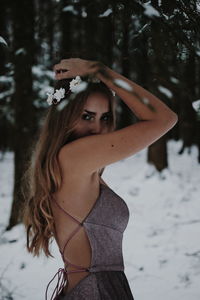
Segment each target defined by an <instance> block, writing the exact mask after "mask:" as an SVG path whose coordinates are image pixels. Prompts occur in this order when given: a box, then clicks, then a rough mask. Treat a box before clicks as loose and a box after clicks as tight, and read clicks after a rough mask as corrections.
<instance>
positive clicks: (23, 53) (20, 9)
mask: <svg viewBox="0 0 200 300" xmlns="http://www.w3.org/2000/svg"><path fill="white" fill-rule="evenodd" d="M19 3H20V5H19ZM12 16H13V25H14V28H13V34H14V39H13V64H14V70H15V72H14V80H15V93H14V95H13V106H14V113H15V128H14V135H13V138H14V155H15V159H14V163H15V174H14V192H13V204H12V210H11V215H10V220H9V225H8V227H7V229H10V228H12V227H13V226H14V225H16V224H18V223H19V222H20V221H21V211H22V210H21V207H22V204H23V197H22V194H21V178H22V176H23V174H24V170H25V167H26V163H27V160H28V159H29V154H30V153H29V149H30V146H31V144H32V139H33V135H34V128H35V120H34V107H33V104H32V103H33V99H32V98H33V93H32V83H33V82H32V65H33V49H32V45H33V41H34V6H33V0H30V1H26V0H21V1H13V2H12Z"/></svg>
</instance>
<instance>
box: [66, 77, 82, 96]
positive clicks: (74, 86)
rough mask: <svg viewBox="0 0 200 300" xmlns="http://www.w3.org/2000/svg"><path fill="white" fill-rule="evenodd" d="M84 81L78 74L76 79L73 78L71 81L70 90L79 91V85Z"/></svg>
mask: <svg viewBox="0 0 200 300" xmlns="http://www.w3.org/2000/svg"><path fill="white" fill-rule="evenodd" d="M81 82H82V80H81V77H80V76H76V78H75V79H73V80H72V81H71V82H70V88H69V89H70V90H71V91H72V92H73V93H77V86H78V85H79V84H80V83H81Z"/></svg>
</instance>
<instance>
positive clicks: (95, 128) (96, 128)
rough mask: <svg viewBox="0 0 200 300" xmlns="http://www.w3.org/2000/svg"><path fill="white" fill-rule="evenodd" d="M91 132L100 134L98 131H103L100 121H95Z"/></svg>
mask: <svg viewBox="0 0 200 300" xmlns="http://www.w3.org/2000/svg"><path fill="white" fill-rule="evenodd" d="M90 131H91V133H93V134H98V133H101V123H100V122H94V123H93V124H92V125H91V130H90Z"/></svg>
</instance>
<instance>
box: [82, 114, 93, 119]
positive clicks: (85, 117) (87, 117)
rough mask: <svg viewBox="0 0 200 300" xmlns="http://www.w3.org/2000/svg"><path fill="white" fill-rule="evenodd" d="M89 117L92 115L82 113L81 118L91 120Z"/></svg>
mask: <svg viewBox="0 0 200 300" xmlns="http://www.w3.org/2000/svg"><path fill="white" fill-rule="evenodd" d="M91 118H92V116H90V115H87V114H84V115H82V119H83V120H91Z"/></svg>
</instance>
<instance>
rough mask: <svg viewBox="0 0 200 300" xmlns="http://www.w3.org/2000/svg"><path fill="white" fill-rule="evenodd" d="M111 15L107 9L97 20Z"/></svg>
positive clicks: (110, 11)
mask: <svg viewBox="0 0 200 300" xmlns="http://www.w3.org/2000/svg"><path fill="white" fill-rule="evenodd" d="M112 13H113V11H112V9H111V8H108V9H107V10H106V11H104V12H103V13H102V14H100V15H99V18H104V17H108V16H109V15H110V14H112Z"/></svg>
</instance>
